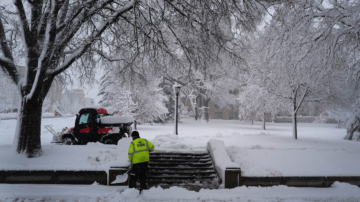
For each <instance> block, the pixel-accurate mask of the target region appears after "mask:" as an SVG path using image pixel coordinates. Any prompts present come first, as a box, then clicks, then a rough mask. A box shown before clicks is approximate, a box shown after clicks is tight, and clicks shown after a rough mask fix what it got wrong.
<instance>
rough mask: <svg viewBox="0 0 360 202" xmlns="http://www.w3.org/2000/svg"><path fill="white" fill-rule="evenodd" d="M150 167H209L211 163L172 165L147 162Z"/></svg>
mask: <svg viewBox="0 0 360 202" xmlns="http://www.w3.org/2000/svg"><path fill="white" fill-rule="evenodd" d="M148 165H149V166H150V167H153V166H156V165H158V166H164V167H166V166H168V167H176V166H184V167H210V166H212V163H197V162H193V163H189V162H172V163H167V162H151V161H150V162H149V164H148Z"/></svg>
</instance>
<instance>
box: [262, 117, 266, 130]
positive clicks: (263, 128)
mask: <svg viewBox="0 0 360 202" xmlns="http://www.w3.org/2000/svg"><path fill="white" fill-rule="evenodd" d="M263 130H266V129H265V113H264V116H263Z"/></svg>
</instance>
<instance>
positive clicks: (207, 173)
mask: <svg viewBox="0 0 360 202" xmlns="http://www.w3.org/2000/svg"><path fill="white" fill-rule="evenodd" d="M148 173H149V174H151V175H162V174H178V175H186V174H190V175H191V174H193V175H211V174H216V172H215V171H214V170H205V171H196V170H195V171H194V170H187V171H181V170H176V171H153V170H149V172H148Z"/></svg>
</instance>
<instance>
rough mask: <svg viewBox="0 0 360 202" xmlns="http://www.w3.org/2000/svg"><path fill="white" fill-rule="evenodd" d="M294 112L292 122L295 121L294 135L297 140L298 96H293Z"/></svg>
mask: <svg viewBox="0 0 360 202" xmlns="http://www.w3.org/2000/svg"><path fill="white" fill-rule="evenodd" d="M293 107H294V108H293V113H292V123H293V137H294V138H295V140H297V121H296V114H297V110H296V97H295V96H294V97H293Z"/></svg>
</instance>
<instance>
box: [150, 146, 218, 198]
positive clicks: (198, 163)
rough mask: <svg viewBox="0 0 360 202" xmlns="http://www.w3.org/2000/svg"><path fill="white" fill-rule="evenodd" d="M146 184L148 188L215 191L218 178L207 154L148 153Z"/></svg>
mask: <svg viewBox="0 0 360 202" xmlns="http://www.w3.org/2000/svg"><path fill="white" fill-rule="evenodd" d="M147 182H148V184H149V188H150V187H154V186H160V187H162V188H169V187H171V186H179V187H184V188H186V189H189V190H196V191H198V190H200V189H201V188H208V189H217V188H218V186H219V178H218V176H217V174H216V171H215V169H214V165H213V162H212V159H211V158H210V156H209V154H208V153H164V152H156V153H150V162H149V170H148V175H147Z"/></svg>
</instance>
